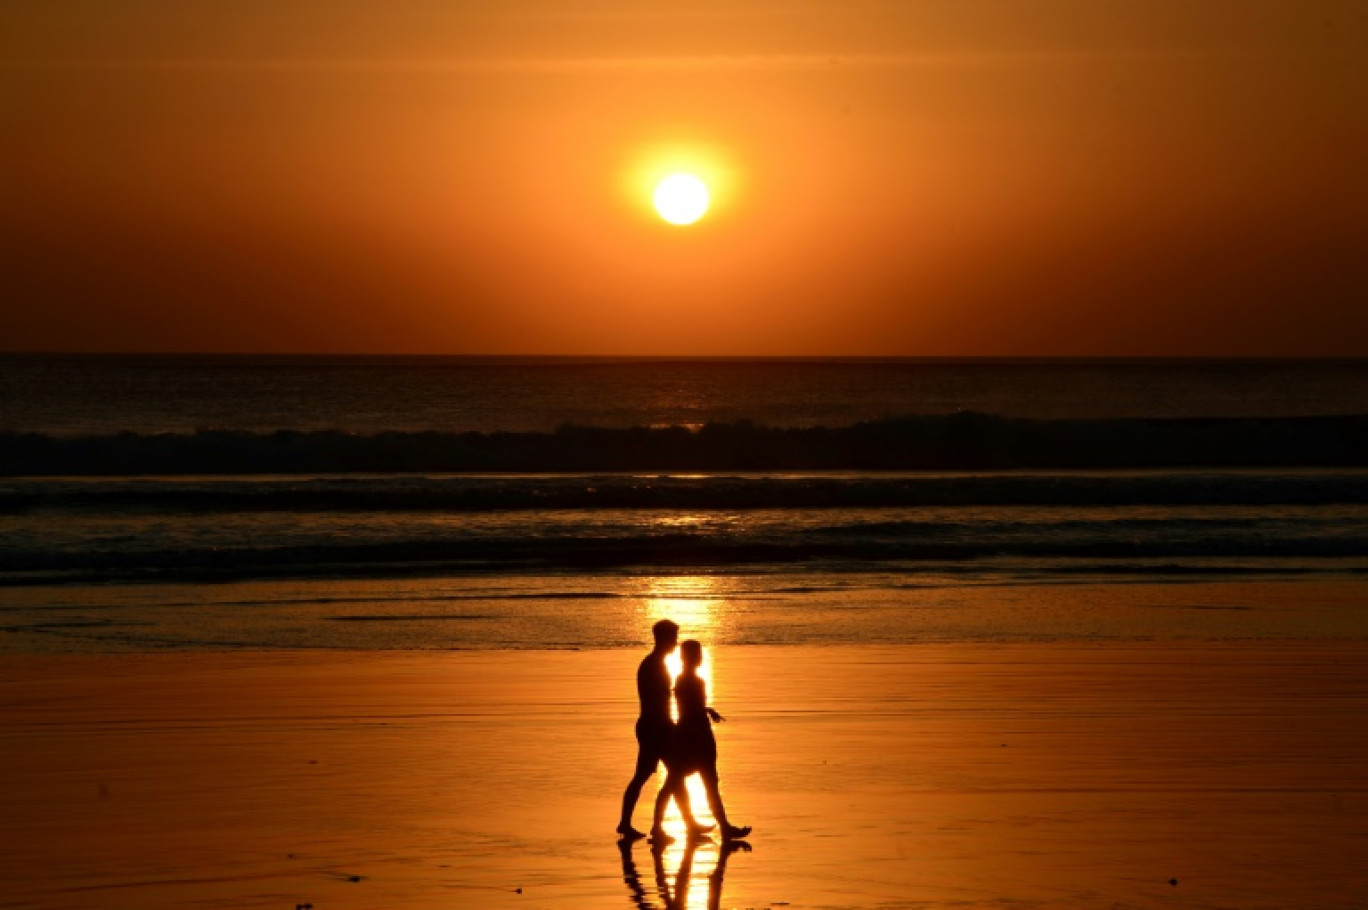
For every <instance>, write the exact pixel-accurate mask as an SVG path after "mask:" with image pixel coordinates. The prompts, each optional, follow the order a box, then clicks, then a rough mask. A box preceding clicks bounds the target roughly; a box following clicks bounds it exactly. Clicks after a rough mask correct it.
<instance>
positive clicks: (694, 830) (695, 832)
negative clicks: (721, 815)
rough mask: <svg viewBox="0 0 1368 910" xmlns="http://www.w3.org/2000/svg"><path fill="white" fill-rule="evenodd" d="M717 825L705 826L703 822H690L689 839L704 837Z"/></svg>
mask: <svg viewBox="0 0 1368 910" xmlns="http://www.w3.org/2000/svg"><path fill="white" fill-rule="evenodd" d="M716 827H717V825H705V824H703V823H702V822H689V837H702V836H703V835H705V834H707V833H708V832H709V831H711V830H712V829H713V828H716Z"/></svg>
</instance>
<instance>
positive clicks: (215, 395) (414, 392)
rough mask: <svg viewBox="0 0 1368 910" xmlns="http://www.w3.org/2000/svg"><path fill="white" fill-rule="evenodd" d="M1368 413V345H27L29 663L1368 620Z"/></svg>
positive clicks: (17, 402)
mask: <svg viewBox="0 0 1368 910" xmlns="http://www.w3.org/2000/svg"><path fill="white" fill-rule="evenodd" d="M1365 415H1368V361H1315V360H1244V361H1193V360H1129V361H1105V360H1066V361H1051V360H915V359H901V360H900V359H879V360H858V359H805V360H760V361H748V360H736V359H702V360H677V359H671V360H664V359H650V358H643V359H595V358H468V357H450V358H442V357H421V358H420V357H413V358H402V357H243V356H189V355H176V356H115V355H99V356H96V355H6V356H3V357H0V650H9V651H34V650H38V651H51V650H56V651H90V650H94V651H100V650H130V649H131V650H139V649H168V648H169V649H198V648H213V649H221V648H294V647H321V648H545V647H555V648H562V647H602V646H609V647H615V646H623V647H628V646H636V645H638V644H639V643H640V641H641V640H642V638H643V636H644V632H643V628H644V626H643V623H645V622H646V620H648V619H650V618H651V617H652V616H656V615H665V613H667V612H668V613H672V614H677V615H682V616H684V617H686V618H687V617H690V616H693V617H695V618H700V617H701V618H702V619H706V622H704V623H703V626H704V629H705V632H706V635H707V638H708V640H709V641H711V642H713V643H728V644H737V645H744V644H752V643H765V644H773V643H804V644H810V643H828V642H841V643H854V642H869V641H887V642H898V641H919V640H925V641H931V640H936V641H941V640H966V639H967V640H979V639H984V640H995V641H996V640H1021V639H1029V640H1037V639H1041V638H1045V639H1051V640H1055V639H1059V638H1066V639H1068V638H1079V637H1082V638H1093V637H1096V638H1115V637H1122V638H1125V637H1140V638H1153V637H1169V636H1173V637H1188V636H1195V637H1201V638H1207V637H1234V638H1239V637H1275V638H1276V637H1282V636H1289V637H1297V636H1312V637H1331V638H1334V637H1349V638H1354V637H1368V621H1366V620H1365V617H1364V616H1362V615H1361V614H1362V613H1363V612H1365V611H1364V609H1363V607H1364V606H1365V605H1368V597H1364V596H1363V594H1364V592H1365V591H1368V587H1365V586H1364V581H1365V580H1368V417H1365ZM1242 586H1243V587H1242ZM1250 586H1254V587H1252V588H1251V587H1250ZM1065 590H1067V591H1069V592H1070V593H1068V594H1067V595H1059V593H1058V592H1060V591H1065ZM1235 591H1241V592H1243V593H1242V594H1241V596H1240V598H1238V599H1237V600H1236V601H1232V600H1231V598H1232V597H1233V592H1235ZM1251 591H1255V593H1253V594H1251V593H1250V592H1251ZM1045 592H1053V593H1051V595H1050V597H1051V598H1053V600H1052V601H1051V603H1048V604H1047V603H1045V602H1044V601H1042V600H1041V598H1042V597H1043V596H1044V593H1045ZM1084 592H1086V593H1087V594H1088V596H1087V597H1083V596H1082V593H1084ZM1268 592H1275V593H1276V592H1283V595H1280V596H1276V597H1275V596H1273V595H1272V594H1269V593H1268ZM956 605H959V606H958V607H956ZM1105 605H1110V606H1105ZM1109 610H1110V613H1108V611H1109ZM1108 617H1110V618H1108ZM702 619H700V622H701V621H702Z"/></svg>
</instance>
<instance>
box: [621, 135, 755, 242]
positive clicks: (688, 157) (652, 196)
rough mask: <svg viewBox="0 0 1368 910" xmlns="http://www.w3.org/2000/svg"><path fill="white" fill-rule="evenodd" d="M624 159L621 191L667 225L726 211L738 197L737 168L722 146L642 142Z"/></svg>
mask: <svg viewBox="0 0 1368 910" xmlns="http://www.w3.org/2000/svg"><path fill="white" fill-rule="evenodd" d="M629 154H630V158H628V159H627V160H625V161H624V162H623V169H622V171H621V174H622V182H621V187H620V188H621V192H622V194H623V198H624V201H625V202H627V203H628V205H630V206H631V207H632V208H634V209H636V210H638V211H642V210H645V211H649V212H651V213H652V214H654V215H655V216H657V217H659V218H660V219H661V220H662V221H664V222H665V223H667V224H670V225H678V226H683V225H689V224H696V223H698V221H699V220H701V219H703V218H704V216H705V215H706V216H707V219H708V220H709V221H711V220H712V219H713V217H714V216H715V215H721V214H722V213H723V212H725V211H729V210H730V209H731V208H732V207H733V206H734V205H735V204H736V201H737V192H738V189H739V180H738V172H737V170H736V168H735V166H734V164H733V163H732V161H731V160H730V158H731V155H730V154H729V153H727V152H726V151H725V150H723V149H721V148H719V147H715V146H708V145H702V144H697V143H664V144H652V145H642V146H638V147H636V148H634V149H632V150H631V152H630V153H629Z"/></svg>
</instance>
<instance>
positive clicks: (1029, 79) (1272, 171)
mask: <svg viewBox="0 0 1368 910" xmlns="http://www.w3.org/2000/svg"><path fill="white" fill-rule="evenodd" d="M1364 48H1368V4H1365V3H1364V2H1362V0H1295V2H1294V0H1282V2H1273V0H1142V2H1137V0H1106V2H1099V0H1040V2H1027V0H901V2H875V0H840V2H801V0H792V2H784V0H725V2H715V0H687V2H683V0H681V2H652V0H596V2H589V0H565V2H551V0H505V2H500V3H473V2H459V0H390V2H387V3H384V4H380V3H372V2H368V3H362V2H357V0H199V2H195V3H185V2H183V0H121V2H120V3H117V4H115V3H109V2H107V0H9V2H6V3H4V4H0V350H5V351H128V352H152V351H184V352H265V353H294V352H298V353H414V354H429V353H430V354H559V355H566V354H570V355H573V354H584V355H736V356H821V355H832V356H835V355H840V356H864V355H867V356H1250V355H1252V356H1368V239H1365V238H1368V230H1366V228H1368V167H1365V165H1364V162H1368V54H1365V53H1364ZM671 172H686V173H693V174H695V175H697V176H699V177H700V178H701V179H703V180H704V182H705V183H706V184H707V185H708V188H709V191H710V193H711V204H710V208H709V210H708V212H707V214H706V215H705V216H704V218H703V219H702V220H700V221H698V222H697V223H695V224H693V225H689V226H677V225H670V224H667V223H666V222H664V221H663V220H661V219H660V218H659V217H658V216H657V215H656V214H655V212H654V211H653V210H652V207H651V192H652V189H653V186H654V183H655V181H656V180H658V179H659V178H661V177H663V176H665V175H666V174H668V173H671Z"/></svg>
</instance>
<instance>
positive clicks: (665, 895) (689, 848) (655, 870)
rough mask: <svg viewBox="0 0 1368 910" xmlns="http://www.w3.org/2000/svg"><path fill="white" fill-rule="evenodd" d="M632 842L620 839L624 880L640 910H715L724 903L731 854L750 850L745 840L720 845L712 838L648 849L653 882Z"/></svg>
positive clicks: (619, 847) (619, 848)
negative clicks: (644, 873) (638, 861)
mask: <svg viewBox="0 0 1368 910" xmlns="http://www.w3.org/2000/svg"><path fill="white" fill-rule="evenodd" d="M633 848H634V843H633V842H632V841H619V842H618V850H619V851H620V852H621V854H622V880H623V882H625V883H626V885H627V891H628V894H629V896H630V899H631V901H632V903H633V904H635V905H636V907H637V908H638V910H690V908H693V910H701V908H708V910H716V908H718V907H719V906H720V904H721V900H722V887H723V883H724V878H725V875H726V871H727V858H728V856H729V855H730V854H731V853H733V852H735V851H737V850H744V851H746V852H750V849H751V848H750V845H749V844H747V843H745V842H744V841H734V842H731V843H723V844H720V845H719V844H718V843H716V842H715V841H712V840H701V841H699V840H695V841H687V842H686V841H683V840H679V841H676V842H675V843H673V844H670V845H669V846H668V847H667V848H666V849H664V850H656V849H647V848H646V846H645V845H643V853H647V852H648V853H649V854H650V857H651V867H652V875H653V878H654V882H653V885H654V887H652V886H651V885H648V884H647V883H646V881H645V880H644V879H643V878H642V874H641V870H640V869H639V868H638V867H637V864H636V857H635V856H634V854H633Z"/></svg>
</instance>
